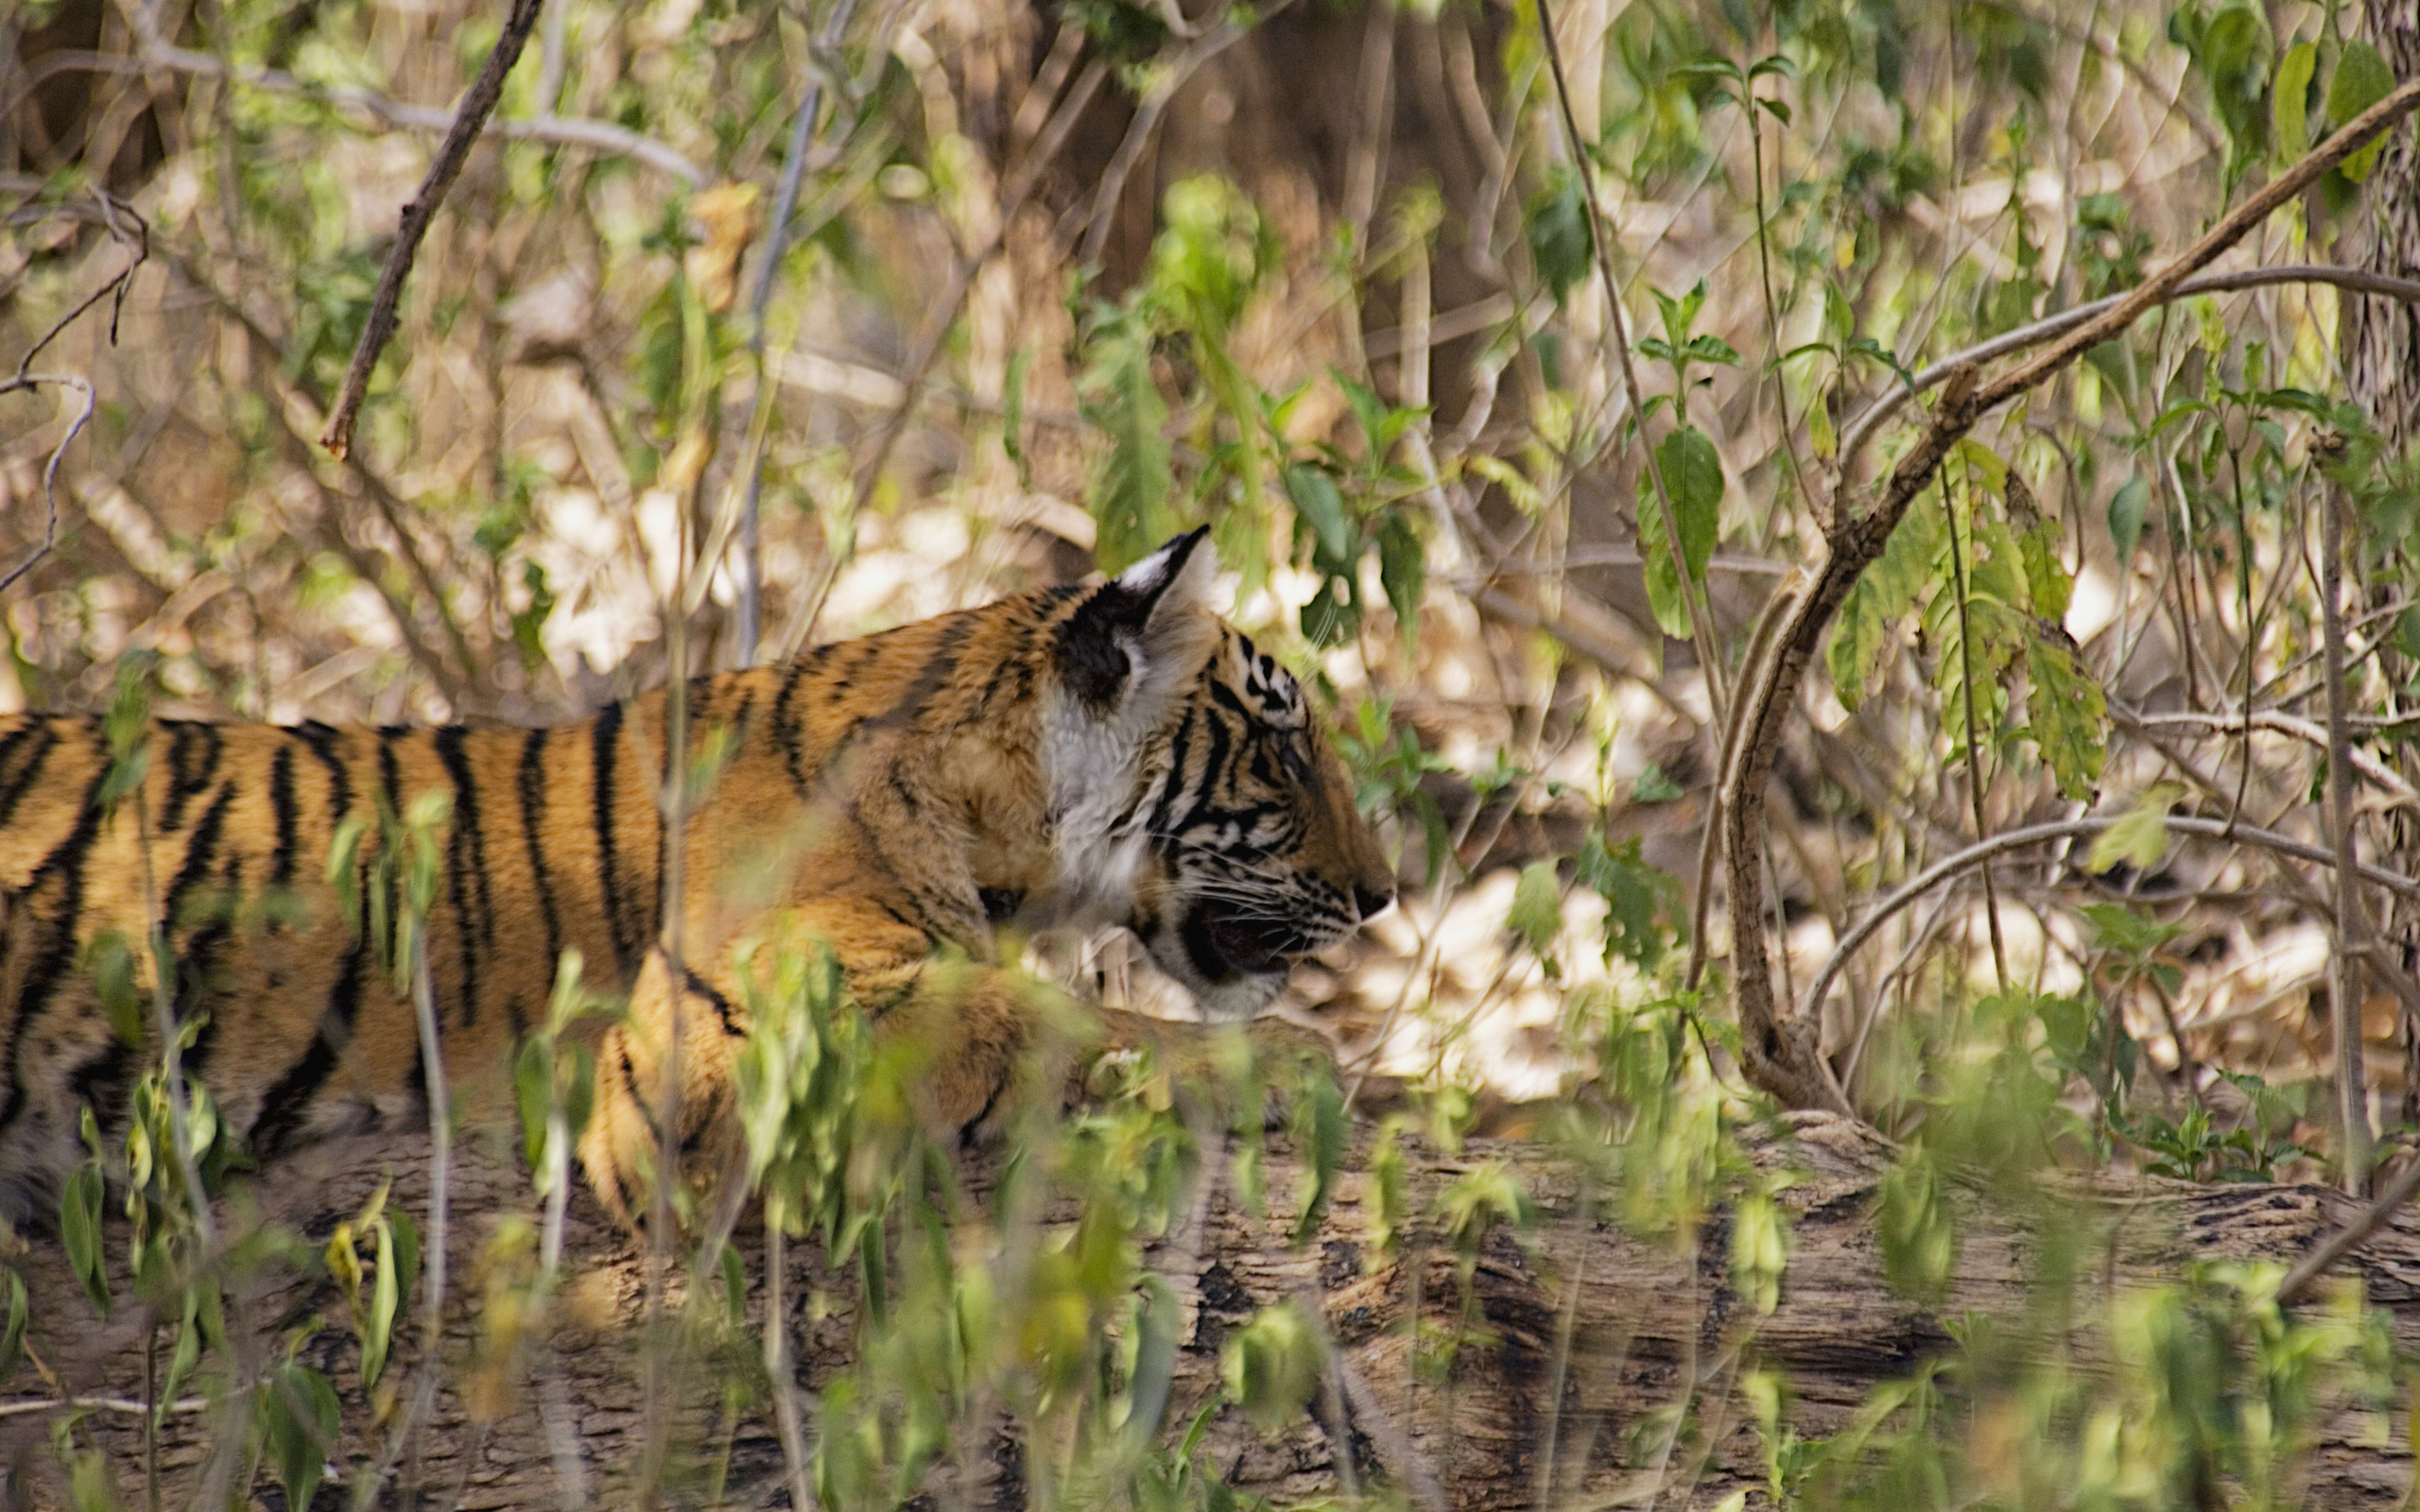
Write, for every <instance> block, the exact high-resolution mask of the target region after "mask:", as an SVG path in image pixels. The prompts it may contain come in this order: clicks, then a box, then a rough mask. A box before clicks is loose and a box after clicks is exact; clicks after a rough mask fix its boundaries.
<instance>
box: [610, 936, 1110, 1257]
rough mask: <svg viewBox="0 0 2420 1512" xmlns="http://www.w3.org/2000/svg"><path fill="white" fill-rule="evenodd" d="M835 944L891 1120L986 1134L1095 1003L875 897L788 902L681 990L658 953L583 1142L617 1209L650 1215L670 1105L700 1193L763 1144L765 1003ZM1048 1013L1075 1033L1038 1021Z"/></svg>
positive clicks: (620, 1030) (620, 1216) (803, 982)
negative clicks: (745, 1060)
mask: <svg viewBox="0 0 2420 1512" xmlns="http://www.w3.org/2000/svg"><path fill="white" fill-rule="evenodd" d="M827 952H828V953H829V954H830V956H831V958H832V959H833V960H835V961H836V962H837V963H838V967H839V980H840V985H841V987H842V998H843V1002H842V1003H841V1004H839V1005H833V1006H836V1007H838V1008H839V1009H840V1010H841V1011H845V1012H846V1013H849V1014H853V1015H855V1016H856V1023H857V1024H858V1025H860V1026H862V1027H865V1028H870V1029H871V1030H872V1036H871V1044H870V1046H869V1047H868V1048H869V1049H870V1052H871V1053H870V1055H868V1056H867V1057H866V1058H865V1060H864V1061H863V1062H862V1063H861V1064H860V1065H859V1068H858V1070H859V1073H860V1079H859V1082H858V1084H857V1085H856V1086H854V1087H852V1088H851V1089H850V1091H851V1094H852V1095H854V1096H856V1098H857V1099H858V1100H859V1103H860V1106H861V1110H862V1111H863V1112H864V1113H865V1114H866V1115H867V1116H869V1117H871V1118H873V1119H874V1120H876V1121H878V1122H884V1123H889V1124H891V1125H909V1124H913V1125H918V1126H921V1127H922V1128H923V1129H924V1130H925V1132H926V1133H927V1134H929V1135H931V1136H932V1137H934V1138H936V1139H942V1140H948V1141H953V1142H956V1141H962V1140H965V1139H969V1138H975V1137H980V1136H981V1135H983V1134H984V1133H986V1132H987V1131H988V1130H989V1128H990V1127H991V1126H992V1125H993V1124H994V1123H995V1122H996V1121H997V1120H998V1119H999V1117H1000V1116H1001V1115H1002V1114H1003V1113H1004V1112H1005V1110H1006V1108H1007V1107H1008V1106H1009V1105H1010V1104H1011V1101H1012V1099H1011V1096H1010V1093H1011V1090H1012V1089H1013V1087H1014V1085H1015V1082H1016V1078H1017V1075H1018V1072H1019V1068H1020V1066H1021V1064H1022V1062H1023V1060H1024V1059H1025V1057H1026V1053H1027V1051H1028V1050H1029V1047H1031V1046H1033V1045H1034V1044H1035V1043H1036V1042H1037V1040H1040V1039H1044V1038H1047V1039H1050V1040H1054V1041H1058V1040H1066V1041H1068V1042H1072V1040H1073V1039H1074V1038H1076V1037H1079V1036H1081V1035H1082V1034H1084V1033H1085V1032H1086V1031H1085V1029H1084V1021H1083V1020H1082V1019H1081V1018H1080V1016H1070V1015H1067V1014H1064V1013H1063V1012H1060V1011H1055V1010H1054V1001H1055V1000H1054V995H1053V994H1050V993H1049V992H1048V990H1047V989H1046V988H1042V987H1041V986H1040V985H1039V984H1036V983H1034V982H1032V981H1030V980H1029V979H1026V978H1023V977H1021V976H1019V975H1018V974H1017V973H1015V972H1012V971H1005V970H1003V969H1001V968H1000V967H998V966H995V965H993V964H991V963H989V962H985V961H979V960H975V959H971V958H969V957H967V956H965V955H963V954H953V953H949V952H946V951H944V952H942V953H936V952H935V951H934V949H933V945H932V941H931V940H930V938H929V937H928V936H925V934H924V933H923V932H922V931H920V930H917V929H915V928H913V927H911V926H908V925H906V924H903V923H901V922H899V921H898V920H897V919H896V918H895V916H893V915H892V914H891V913H890V911H888V910H885V909H883V908H881V907H880V905H879V904H874V903H864V904H858V903H851V902H815V903H807V904H800V905H797V906H794V907H791V908H788V909H786V910H783V911H782V912H781V913H780V914H778V915H776V916H774V917H773V918H772V919H770V920H769V921H767V925H766V927H765V928H764V929H763V930H762V931H761V932H760V933H758V934H757V935H755V936H752V937H751V938H750V939H749V940H746V941H742V942H740V944H739V948H738V949H737V950H736V951H725V952H722V953H719V956H720V958H718V959H711V960H709V959H700V960H699V961H697V962H695V963H694V964H691V965H689V966H687V967H685V968H684V970H683V972H682V978H683V980H682V981H681V983H680V984H679V989H678V990H677V991H676V990H675V984H674V982H673V980H672V973H671V971H669V969H668V968H667V965H666V958H665V956H664V954H663V953H662V952H661V951H658V952H654V953H651V954H649V956H648V960H647V962H646V964H645V966H644V967H643V968H642V969H641V971H640V973H639V977H638V981H637V983H636V984H635V986H634V987H633V988H632V991H631V1005H630V1011H629V1014H628V1016H627V1017H626V1018H625V1019H624V1020H623V1021H622V1022H619V1023H617V1024H616V1025H614V1028H613V1029H611V1030H610V1031H609V1032H608V1033H607V1034H606V1036H605V1038H604V1040H603V1041H602V1043H601V1045H600V1046H599V1051H598V1056H597V1087H596V1109H595V1112H594V1113H593V1114H592V1116H591V1119H590V1122H589V1125H588V1128H587V1130H586V1132H585V1133H584V1134H583V1135H582V1137H581V1141H580V1151H579V1153H580V1160H581V1163H582V1165H583V1166H584V1167H585V1168H586V1170H587V1172H588V1177H589V1182H590V1184H591V1186H593V1187H594V1188H595V1190H596V1194H597V1197H598V1200H599V1201H601V1202H602V1203H603V1204H604V1206H605V1208H606V1210H607V1211H609V1212H611V1213H612V1214H613V1216H614V1219H615V1220H616V1221H617V1222H619V1223H621V1224H622V1225H623V1226H624V1227H625V1228H629V1229H638V1228H640V1227H641V1226H642V1225H643V1224H644V1222H645V1220H646V1215H647V1212H648V1209H649V1207H650V1206H651V1205H652V1202H653V1196H654V1193H655V1178H656V1173H657V1171H658V1170H659V1169H660V1168H661V1165H662V1151H663V1148H664V1143H665V1139H664V1130H665V1127H666V1120H667V1118H668V1119H670V1120H671V1122H672V1124H673V1126H674V1138H673V1140H672V1143H673V1146H674V1148H675V1149H676V1150H677V1152H678V1161H679V1165H680V1170H681V1173H682V1177H683V1181H684V1182H685V1183H686V1184H687V1187H688V1190H689V1193H690V1194H691V1195H692V1196H697V1197H702V1196H703V1195H704V1194H705V1193H707V1192H708V1191H711V1190H712V1189H714V1188H715V1187H716V1185H717V1183H720V1182H724V1181H728V1180H730V1179H733V1175H734V1173H735V1171H736V1170H737V1169H738V1166H739V1162H741V1161H743V1160H745V1159H746V1154H747V1152H746V1149H745V1142H744V1136H743V1133H742V1119H741V1109H740V1107H739V1087H738V1082H737V1068H738V1063H739V1058H740V1056H741V1054H742V1052H743V1051H744V1049H745V1048H746V1046H747V1043H748V1038H749V1035H750V1032H751V1029H752V1021H753V1013H752V1008H753V1006H756V1005H771V1004H773V1003H775V1002H776V1001H777V998H776V995H777V994H783V993H789V994H797V993H800V992H801V991H813V990H815V988H813V986H812V981H813V979H814V977H815V975H816V972H815V971H814V963H816V962H817V961H818V959H819V958H820V956H821V954H822V953H827ZM743 971H744V976H743ZM791 1006H795V1005H791ZM1046 1023H1047V1024H1050V1025H1054V1026H1058V1028H1059V1029H1060V1030H1061V1031H1062V1032H1059V1033H1053V1034H1050V1035H1047V1036H1044V1035H1040V1034H1038V1033H1037V1031H1038V1030H1039V1029H1040V1028H1041V1027H1042V1026H1043V1025H1044V1024H1046ZM676 1024H677V1033H678V1049H677V1053H676V1050H675V1033H676ZM676 1065H677V1070H678V1075H677V1077H676V1076H675V1075H674V1074H673V1073H674V1071H675V1068H676ZM676 1088H677V1095H676V1094H675V1090H676Z"/></svg>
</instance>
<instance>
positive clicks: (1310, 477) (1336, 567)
mask: <svg viewBox="0 0 2420 1512" xmlns="http://www.w3.org/2000/svg"><path fill="white" fill-rule="evenodd" d="M1286 497H1287V498H1288V499H1290V500H1292V501H1293V503H1294V512H1295V513H1296V514H1298V515H1301V516H1302V517H1303V523H1304V524H1306V525H1309V526H1310V527H1311V539H1312V541H1313V542H1314V543H1315V544H1316V547H1317V549H1316V550H1315V551H1314V552H1313V554H1312V560H1313V561H1314V562H1315V563H1316V564H1317V565H1318V567H1319V568H1320V570H1321V571H1322V572H1329V573H1343V572H1350V571H1352V569H1353V561H1354V558H1356V557H1357V556H1358V555H1360V554H1359V553H1358V552H1357V551H1356V550H1355V549H1354V548H1355V545H1356V542H1355V541H1354V539H1353V536H1354V530H1353V520H1352V517H1351V516H1349V515H1347V514H1346V513H1345V511H1344V494H1343V492H1342V491H1341V490H1339V489H1338V488H1337V486H1336V479H1334V478H1332V477H1330V476H1328V475H1327V473H1326V472H1325V471H1324V470H1322V469H1321V468H1318V467H1314V466H1312V465H1311V464H1310V463H1308V462H1296V463H1294V464H1293V465H1292V466H1290V467H1288V468H1287V470H1286Z"/></svg>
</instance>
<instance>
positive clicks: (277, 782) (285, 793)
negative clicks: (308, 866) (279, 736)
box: [268, 744, 302, 930]
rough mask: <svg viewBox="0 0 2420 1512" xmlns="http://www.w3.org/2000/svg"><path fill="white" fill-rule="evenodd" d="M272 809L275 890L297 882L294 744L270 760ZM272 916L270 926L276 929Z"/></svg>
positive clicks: (270, 875)
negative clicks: (275, 826) (275, 840)
mask: <svg viewBox="0 0 2420 1512" xmlns="http://www.w3.org/2000/svg"><path fill="white" fill-rule="evenodd" d="M268 809H269V814H270V816H272V817H274V818H275V819H276V821H277V849H275V850H274V851H270V852H269V857H268V885H269V887H270V888H271V889H272V890H275V889H277V888H281V887H284V886H286V885H288V884H290V883H292V882H293V881H294V846H295V833H296V831H297V829H298V828H299V827H300V825H301V823H302V812H301V810H300V809H298V808H297V807H296V805H295V802H294V747H291V746H287V745H283V744H281V745H280V746H279V747H277V754H276V755H274V756H272V757H270V758H269V762H268ZM277 927H278V925H277V922H276V920H275V919H271V920H270V922H269V928H270V929H271V930H275V929H276V928H277Z"/></svg>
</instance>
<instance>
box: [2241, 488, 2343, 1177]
mask: <svg viewBox="0 0 2420 1512" xmlns="http://www.w3.org/2000/svg"><path fill="white" fill-rule="evenodd" d="M2341 503H2342V501H2340V500H2339V499H2337V498H2336V497H2335V496H2334V494H2333V492H2332V490H2331V492H2330V493H2329V494H2328V495H2327V496H2325V497H2324V498H2322V499H2321V500H2320V505H2319V520H2320V525H2319V530H2320V548H2319V614H2320V626H2321V633H2322V635H2323V636H2324V637H2325V646H2326V658H2325V668H2326V672H2325V677H2324V678H2323V679H2322V681H2324V682H2325V685H2326V692H2327V807H2326V811H2325V812H2326V819H2327V842H2328V849H2330V850H2331V851H2335V852H2336V898H2335V902H2336V918H2335V925H2336V959H2335V961H2334V962H2333V963H2331V965H2332V970H2330V971H2329V972H2328V975H2327V983H2328V997H2329V999H2330V1000H2331V1001H2330V1003H2329V1008H2330V1012H2329V1015H2328V1016H2329V1018H2330V1020H2331V1021H2332V1022H2333V1024H2334V1028H2335V1032H2336V1111H2337V1125H2338V1128H2339V1129H2340V1130H2341V1131H2342V1138H2343V1142H2344V1143H2343V1147H2342V1149H2341V1150H2340V1151H2339V1152H2338V1157H2339V1163H2340V1164H2341V1165H2342V1173H2341V1175H2342V1178H2343V1182H2344V1190H2345V1191H2346V1192H2348V1193H2351V1194H2353V1195H2355V1196H2357V1197H2358V1196H2360V1195H2362V1194H2364V1193H2366V1192H2368V1191H2369V1187H2370V1088H2369V1079H2368V1077H2367V1076H2366V1075H2364V1074H2363V1070H2362V1066H2361V985H2360V977H2359V967H2358V966H2357V965H2356V963H2355V960H2354V954H2353V953H2354V951H2355V949H2356V948H2357V947H2359V945H2360V943H2361V942H2362V941H2363V940H2365V939H2367V938H2368V937H2369V922H2368V919H2366V918H2365V917H2364V916H2363V914H2362V912H2361V890H2360V885H2359V881H2358V879H2357V878H2356V877H2355V875H2354V872H2353V865H2354V857H2353V764H2352V762H2351V761H2349V760H2348V759H2347V757H2346V753H2347V752H2348V751H2349V749H2350V748H2351V746H2352V739H2351V735H2350V733H2349V732H2348V731H2347V730H2345V728H2344V610H2343V608H2342V605H2341V604H2340V603H2339V602H2338V599H2339V598H2340V597H2341V596H2342V587H2343V585H2342V582H2341V581H2340V578H2341V576H2342V561H2343V556H2344V522H2343V510H2342V508H2341V507H2340V505H2341ZM2247 554H2248V553H2247ZM2245 655H2246V657H2247V659H2248V658H2249V656H2250V651H2249V650H2248V649H2247V651H2246V653H2245ZM2251 697H2252V679H2251V678H2250V677H2249V676H2246V677H2245V679H2244V699H2245V706H2246V708H2247V710H2248V709H2249V708H2250V703H2251ZM2251 738H2252V730H2251V721H2250V719H2249V718H2248V717H2247V719H2246V720H2245V728H2244V740H2245V742H2246V745H2245V748H2244V762H2243V765H2244V771H2245V772H2246V773H2247V774H2249V773H2250V771H2251V770H2252V750H2251V746H2250V741H2251Z"/></svg>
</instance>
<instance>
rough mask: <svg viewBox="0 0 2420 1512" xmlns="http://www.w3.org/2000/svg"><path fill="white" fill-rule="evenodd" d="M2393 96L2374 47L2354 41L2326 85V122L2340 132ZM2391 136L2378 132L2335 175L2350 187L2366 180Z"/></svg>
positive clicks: (2387, 71)
mask: <svg viewBox="0 0 2420 1512" xmlns="http://www.w3.org/2000/svg"><path fill="white" fill-rule="evenodd" d="M2389 94H2394V69H2392V68H2389V67H2388V66H2387V61H2386V60H2385V59H2383V58H2381V57H2379V56H2378V50H2377V48H2376V47H2373V46H2371V45H2370V44H2369V43H2366V42H2363V41H2361V40H2360V39H2359V38H2358V37H2357V38H2355V39H2353V40H2352V41H2351V42H2348V43H2345V44H2344V51H2343V54H2342V56H2341V57H2339V58H2338V59H2337V60H2336V73H2335V75H2334V76H2333V77H2330V78H2329V79H2328V81H2327V119H2328V121H2329V123H2330V124H2331V125H2333V126H2334V127H2335V128H2336V129H2338V130H2340V131H2341V130H2342V129H2344V128H2345V127H2346V126H2348V125H2350V124H2351V122H2352V120H2353V117H2355V116H2357V115H2359V114H2360V113H2361V112H2363V111H2366V110H2368V109H2369V108H2370V107H2371V106H2373V105H2376V104H2377V102H2378V101H2380V100H2382V99H2384V98H2386V97H2387V96H2388V95H2389ZM2392 136H2394V132H2392V131H2381V132H2379V133H2378V134H2377V136H2374V137H2372V138H2371V139H2370V143H2369V146H2365V147H2363V148H2361V150H2360V151H2359V152H2356V153H2354V154H2353V155H2352V156H2351V157H2349V158H2346V159H2345V160H2344V163H2343V165H2342V167H2340V168H2338V169H2337V170H2336V171H2337V172H2339V173H2341V174H2342V175H2343V176H2344V177H2345V178H2346V179H2347V180H2351V181H2352V182H2354V183H2359V182H2360V181H2361V180H2364V179H2367V178H2368V177H2369V176H2370V169H2371V168H2372V167H2373V166H2374V165H2375V164H2376V163H2377V161H2378V154H2379V153H2381V152H2384V151H2385V150H2386V145H2387V141H2388V139H2389V138H2391V137H2392Z"/></svg>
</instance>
